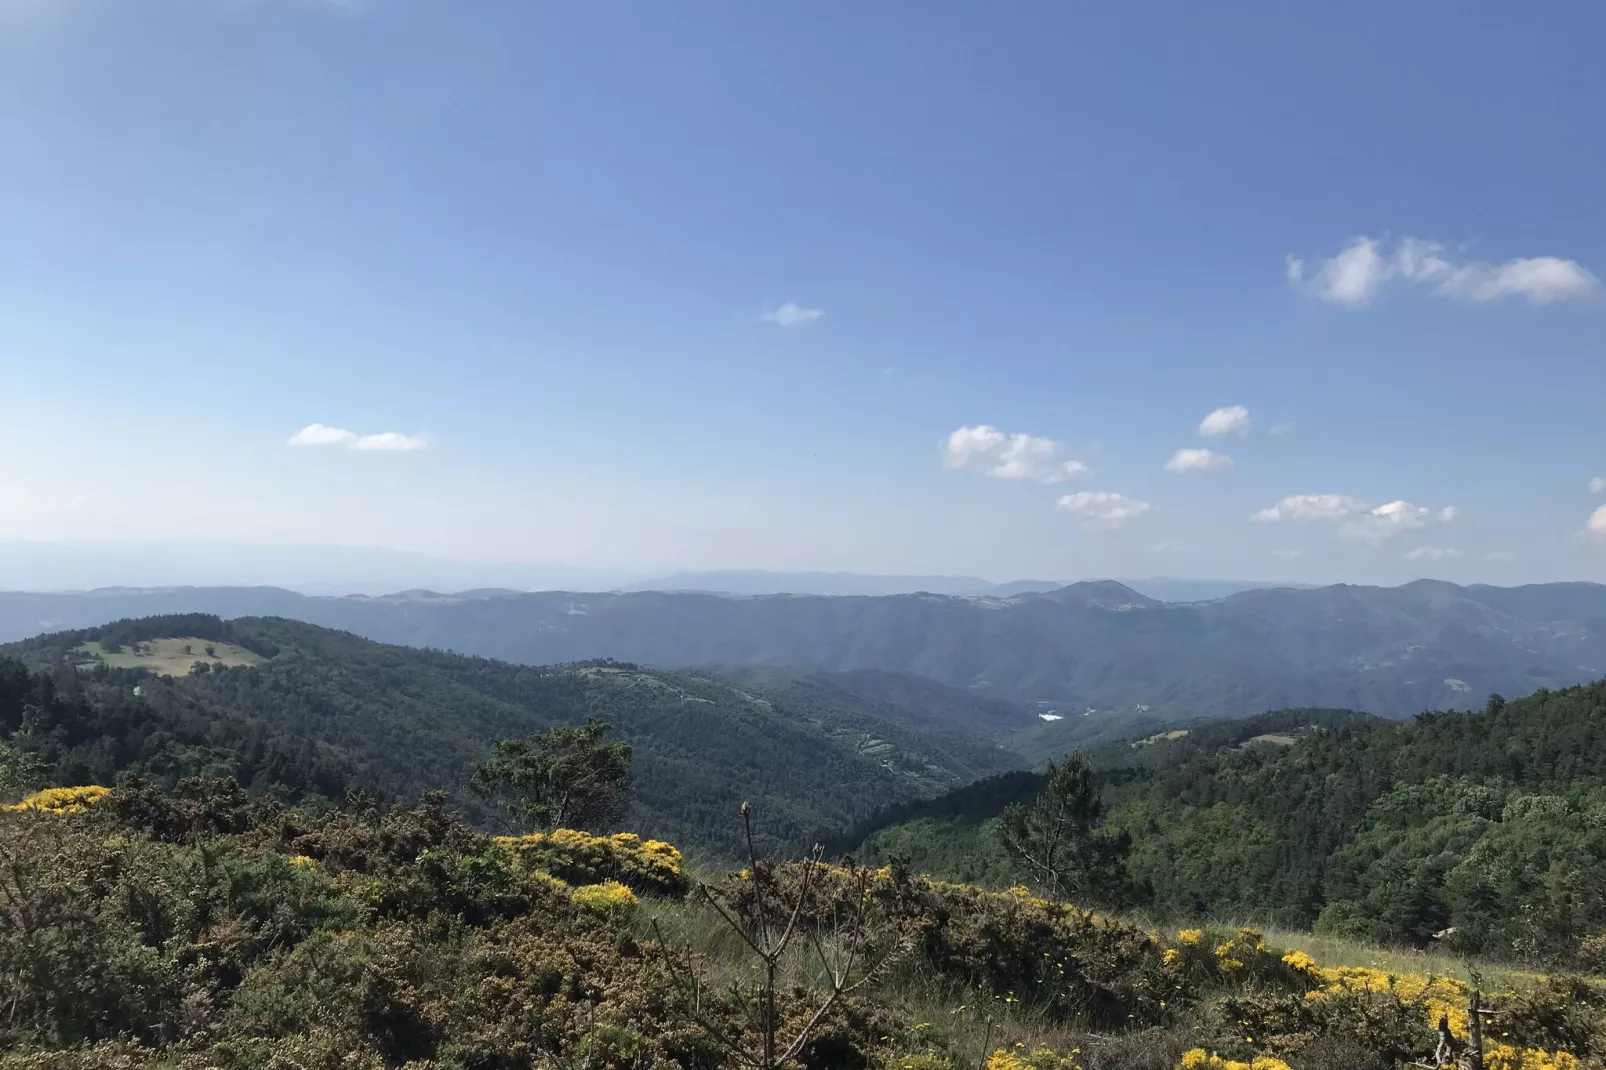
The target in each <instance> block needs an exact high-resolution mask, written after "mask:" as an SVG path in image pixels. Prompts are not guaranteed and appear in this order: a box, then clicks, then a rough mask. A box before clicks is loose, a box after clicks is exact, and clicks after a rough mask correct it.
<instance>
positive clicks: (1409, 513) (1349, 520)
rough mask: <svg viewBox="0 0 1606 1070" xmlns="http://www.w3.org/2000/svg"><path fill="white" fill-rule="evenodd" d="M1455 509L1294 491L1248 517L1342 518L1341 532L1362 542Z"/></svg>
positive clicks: (1445, 516) (1444, 517)
mask: <svg viewBox="0 0 1606 1070" xmlns="http://www.w3.org/2000/svg"><path fill="white" fill-rule="evenodd" d="M1456 515H1457V510H1456V508H1455V506H1453V505H1447V506H1445V507H1444V508H1443V509H1440V510H1439V511H1438V512H1437V513H1435V512H1434V511H1433V510H1432V509H1430V508H1428V507H1427V506H1424V505H1413V504H1412V503H1411V502H1407V501H1392V502H1385V503H1384V504H1382V505H1379V506H1376V507H1373V506H1371V505H1370V504H1368V503H1367V502H1364V501H1362V500H1361V499H1359V498H1352V497H1350V496H1349V495H1348V494H1293V495H1290V496H1289V497H1287V498H1284V499H1283V500H1282V501H1280V502H1278V503H1277V504H1276V505H1272V506H1268V507H1267V508H1265V509H1262V510H1260V511H1259V512H1257V513H1255V514H1254V515H1253V516H1251V517H1250V519H1251V520H1256V521H1259V522H1261V523H1263V524H1269V523H1276V522H1278V521H1283V520H1298V521H1314V520H1321V521H1342V522H1343V526H1342V527H1341V528H1340V529H1339V530H1340V532H1342V533H1343V534H1344V535H1346V536H1348V537H1350V538H1354V539H1361V540H1363V541H1365V542H1371V543H1382V542H1385V541H1387V540H1388V539H1391V538H1393V537H1394V536H1395V535H1398V534H1400V533H1401V532H1405V531H1415V530H1417V529H1418V528H1421V527H1425V526H1426V525H1427V523H1428V521H1429V520H1430V519H1434V518H1437V519H1438V520H1439V521H1440V522H1441V523H1447V522H1449V521H1451V520H1454V519H1455V517H1456Z"/></svg>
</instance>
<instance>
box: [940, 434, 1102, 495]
mask: <svg viewBox="0 0 1606 1070" xmlns="http://www.w3.org/2000/svg"><path fill="white" fill-rule="evenodd" d="M1062 452H1063V447H1062V446H1061V445H1060V443H1058V442H1056V441H1054V440H1053V439H1051V438H1043V437H1041V436H1039V435H1028V434H1023V433H1019V432H1016V433H1014V434H1009V433H1006V432H1003V431H1000V430H999V429H998V428H996V427H992V426H990V425H988V424H977V425H976V426H974V427H961V428H959V429H958V430H957V431H954V432H952V433H950V434H949V435H948V437H947V438H946V439H944V440H943V446H942V463H943V467H945V468H954V469H960V468H968V469H971V470H973V471H977V472H984V473H986V474H987V475H989V476H992V477H993V478H994V479H1021V480H1027V481H1029V482H1032V483H1064V482H1067V481H1069V480H1072V479H1080V478H1081V477H1082V476H1085V475H1087V474H1088V472H1089V471H1091V469H1089V468H1088V466H1087V465H1085V464H1083V463H1082V462H1081V461H1075V460H1069V459H1066V458H1064V457H1062V456H1061V454H1062Z"/></svg>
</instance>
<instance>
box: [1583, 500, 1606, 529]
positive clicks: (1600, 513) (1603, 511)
mask: <svg viewBox="0 0 1606 1070" xmlns="http://www.w3.org/2000/svg"><path fill="white" fill-rule="evenodd" d="M1584 530H1585V531H1587V532H1589V533H1590V534H1591V535H1606V505H1603V506H1601V507H1600V508H1599V509H1596V510H1595V511H1594V512H1593V513H1590V514H1589V520H1588V521H1587V522H1586V523H1585V524H1584Z"/></svg>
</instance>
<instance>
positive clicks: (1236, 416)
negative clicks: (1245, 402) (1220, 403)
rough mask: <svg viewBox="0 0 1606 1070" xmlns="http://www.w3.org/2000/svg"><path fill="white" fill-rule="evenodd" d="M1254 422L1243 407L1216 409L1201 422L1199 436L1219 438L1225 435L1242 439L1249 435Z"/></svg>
mask: <svg viewBox="0 0 1606 1070" xmlns="http://www.w3.org/2000/svg"><path fill="white" fill-rule="evenodd" d="M1253 422H1254V421H1252V420H1251V419H1250V418H1249V410H1248V409H1246V408H1244V407H1243V406H1242V405H1227V406H1225V407H1223V408H1219V409H1216V410H1215V411H1214V412H1212V413H1210V415H1208V416H1206V417H1205V418H1204V419H1203V420H1200V421H1199V434H1201V435H1203V436H1204V437H1205V438H1219V437H1221V436H1224V435H1237V436H1238V437H1240V438H1242V437H1243V436H1244V435H1247V434H1248V433H1249V428H1250V427H1251V426H1252V424H1253Z"/></svg>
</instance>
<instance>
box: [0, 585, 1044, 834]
mask: <svg viewBox="0 0 1606 1070" xmlns="http://www.w3.org/2000/svg"><path fill="white" fill-rule="evenodd" d="M207 643H211V644H220V645H219V646H217V647H216V649H229V650H239V651H241V652H242V657H243V658H248V659H249V660H250V662H251V663H250V664H243V663H242V664H235V665H228V664H224V663H223V662H222V660H221V659H212V660H211V661H208V660H207V659H206V657H205V647H204V645H198V644H207ZM184 645H189V646H191V647H192V648H193V649H194V650H195V651H197V652H198V656H197V657H196V659H195V660H199V661H201V662H202V666H201V667H198V668H197V669H196V671H194V672H189V673H186V674H183V675H170V674H163V673H162V672H160V671H154V670H158V669H159V668H161V667H163V666H158V665H156V664H154V663H153V664H150V665H142V664H138V663H139V662H140V661H141V659H142V658H143V657H144V656H143V655H137V654H134V653H130V651H132V650H133V649H135V647H136V646H137V647H138V648H139V649H141V650H144V649H151V650H155V649H158V648H161V649H166V648H168V647H172V646H177V647H179V648H180V650H182V647H183V646H184ZM109 646H113V647H117V648H119V650H120V653H118V654H114V655H103V656H100V657H92V656H90V652H91V651H97V652H98V651H104V650H106V649H107V648H108V647H109ZM0 658H10V659H15V660H14V661H11V662H10V666H11V667H10V669H9V671H6V672H4V673H3V674H0V675H3V676H4V678H5V679H6V680H7V686H6V687H5V688H4V689H0V713H3V716H4V720H5V727H6V729H7V730H8V731H10V732H17V731H19V730H20V729H22V728H24V725H23V717H24V713H23V711H24V710H25V709H26V708H27V707H29V706H32V707H34V708H35V709H36V711H43V712H36V713H34V714H33V715H32V717H33V722H32V723H31V726H30V727H28V728H27V731H26V732H24V733H23V737H24V738H25V739H26V740H28V741H29V742H28V745H29V746H30V747H32V748H33V749H34V750H36V751H37V752H38V753H39V754H40V755H42V756H43V757H44V759H45V760H47V761H48V762H49V763H51V765H52V767H53V768H54V769H55V770H56V773H57V778H58V779H60V780H66V781H71V782H74V783H110V782H112V781H113V780H114V779H115V778H116V777H117V776H118V775H120V774H123V773H127V772H141V773H145V774H148V775H153V776H157V777H159V778H162V779H163V780H165V781H166V782H172V781H173V780H174V779H175V778H177V777H180V776H183V775H186V774H195V773H222V774H227V775H231V776H235V777H237V778H239V779H240V780H241V781H242V782H243V783H245V784H246V785H248V786H250V787H251V788H252V789H253V790H256V791H269V792H272V793H276V794H279V795H282V796H284V797H286V798H289V799H300V798H303V797H306V796H309V795H318V796H322V797H324V798H327V799H335V800H338V799H339V798H341V797H342V796H343V795H344V794H345V792H346V791H348V790H356V789H361V790H366V791H369V792H372V793H376V794H378V795H380V796H381V797H384V798H416V797H417V796H418V794H419V793H420V792H423V791H427V790H443V791H446V792H448V793H454V792H456V791H457V789H458V788H459V787H460V786H461V785H462V784H463V782H464V781H465V780H466V779H467V777H468V775H469V773H470V772H471V770H472V768H473V766H474V764H475V763H476V762H478V761H480V760H482V759H483V758H484V757H485V755H486V753H487V752H488V750H489V748H490V746H491V744H492V743H493V742H495V741H496V740H498V739H502V738H507V737H513V736H521V735H525V734H528V733H530V732H533V731H538V730H542V729H545V728H549V727H551V726H553V725H555V724H575V723H579V722H580V721H582V720H583V719H584V718H585V717H587V716H595V717H599V718H601V719H602V720H605V721H608V722H609V723H611V724H613V725H614V726H615V727H616V729H617V732H618V734H619V736H620V738H622V739H623V740H625V741H626V742H629V743H632V744H634V745H635V747H636V761H635V767H636V793H635V795H636V807H637V810H636V813H635V814H634V815H633V822H634V823H635V825H636V827H639V828H641V829H643V830H644V831H646V832H650V833H652V834H655V835H660V836H665V837H672V838H674V839H676V840H677V841H679V842H683V843H687V844H689V845H691V846H694V847H698V848H700V849H706V850H711V851H714V852H716V853H724V854H731V853H734V851H735V849H736V846H737V845H736V841H735V838H734V832H733V830H732V828H731V824H730V819H731V815H732V814H734V813H735V812H736V808H737V806H738V805H739V804H740V803H741V801H742V800H743V799H754V800H762V801H763V802H764V803H765V804H766V807H767V809H768V810H769V812H770V815H771V820H770V823H769V825H768V832H769V834H770V835H771V836H772V837H773V838H774V839H773V842H774V843H775V844H778V845H779V844H785V845H787V846H790V847H796V846H798V845H800V844H804V843H806V842H808V841H810V840H811V838H812V837H814V836H816V835H818V834H820V832H821V831H822V830H827V829H831V828H835V827H838V826H840V825H841V824H843V823H845V822H849V821H852V820H857V819H859V818H862V817H863V816H865V815H866V814H868V813H869V812H871V811H872V810H873V809H875V808H876V807H878V806H882V805H887V804H889V803H893V802H897V801H900V800H906V799H911V798H918V797H923V796H928V795H932V794H936V793H938V792H940V791H942V790H944V789H946V788H949V787H953V786H956V785H958V784H961V783H964V782H967V781H969V780H973V779H975V778H977V777H980V776H986V775H988V774H991V773H996V772H999V771H1001V770H1004V769H1008V768H1012V767H1014V766H1015V765H1018V764H1019V763H1020V759H1019V758H1018V757H1017V756H1016V755H1014V754H1013V753H1012V752H1010V751H1008V750H1006V749H1004V748H1003V747H1001V746H1000V744H999V741H998V740H999V737H1000V736H1002V735H1004V734H1007V733H1008V732H1009V731H1010V730H1011V729H1012V728H1014V727H1018V726H1020V725H1022V724H1024V723H1025V722H1026V720H1027V718H1028V715H1027V714H1025V713H1024V712H1023V711H1021V710H1019V709H1016V708H1012V707H1009V706H1006V705H1004V704H1001V703H991V704H989V703H985V702H983V701H982V700H978V699H976V698H974V697H973V696H971V695H969V694H967V693H965V692H962V691H955V690H953V689H951V688H946V687H944V686H943V685H940V684H936V683H933V682H930V681H924V680H909V679H904V678H900V677H897V676H895V675H891V674H864V675H860V674H846V675H841V674H830V673H819V672H816V673H807V672H797V673H790V674H763V673H758V672H752V673H747V674H741V675H738V676H735V677H733V678H731V679H724V678H722V677H720V676H718V675H717V674H714V673H711V672H706V671H671V670H651V669H643V668H640V667H638V666H635V665H632V664H629V663H620V662H609V661H591V662H581V663H573V664H568V665H559V666H545V667H532V666H521V665H511V664H506V663H503V662H497V661H491V660H488V659H484V658H471V657H464V656H461V655H456V654H449V653H445V652H443V651H438V650H420V649H411V648H406V647H398V646H388V645H384V644H380V643H375V642H372V641H370V640H366V639H362V638H359V637H358V636H355V635H351V634H349V633H345V632H338V631H333V630H330V629H326V628H320V627H317V626H314V625H309V624H304V623H301V622H297V621H289V620H282V619H273V618H247V619H241V620H234V621H222V620H219V619H217V618H215V617H207V616H196V615H191V616H174V617H158V618H150V619H144V620H135V621H123V622H119V623H117V624H113V625H109V626H105V627H102V628H97V629H88V630H80V631H74V632H65V633H56V634H52V635H47V636H41V637H39V638H36V639H33V640H29V641H26V642H23V643H19V644H13V645H12V646H10V647H6V648H0ZM236 660H241V659H236ZM130 662H133V663H135V666H136V667H126V666H128V665H129V663H130ZM0 664H3V662H0ZM46 722H48V723H46ZM463 802H464V804H465V805H468V806H469V808H470V812H474V813H478V812H479V811H477V810H476V809H475V805H476V804H473V803H472V802H471V801H469V800H466V799H465V800H463ZM481 816H489V815H483V814H482V815H481Z"/></svg>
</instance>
